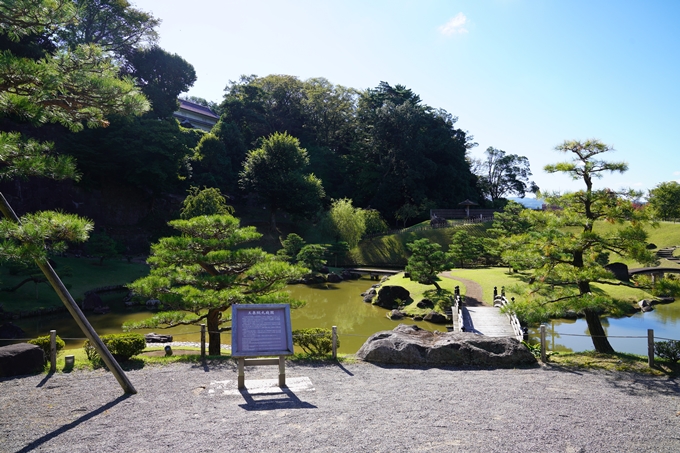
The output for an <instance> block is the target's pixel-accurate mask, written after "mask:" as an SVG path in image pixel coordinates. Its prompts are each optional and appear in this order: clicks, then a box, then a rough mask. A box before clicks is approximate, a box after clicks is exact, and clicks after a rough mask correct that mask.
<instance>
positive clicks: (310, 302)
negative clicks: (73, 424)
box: [15, 278, 446, 354]
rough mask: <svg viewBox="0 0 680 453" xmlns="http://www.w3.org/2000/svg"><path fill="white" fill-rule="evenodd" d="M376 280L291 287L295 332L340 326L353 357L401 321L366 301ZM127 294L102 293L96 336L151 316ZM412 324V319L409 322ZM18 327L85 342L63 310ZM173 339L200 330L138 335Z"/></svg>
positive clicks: (196, 337)
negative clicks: (126, 300)
mask: <svg viewBox="0 0 680 453" xmlns="http://www.w3.org/2000/svg"><path fill="white" fill-rule="evenodd" d="M374 283H375V281H372V280H370V279H368V278H362V279H360V280H354V281H347V282H342V283H338V284H330V283H329V284H323V285H314V286H306V285H290V286H289V287H288V288H287V290H288V291H289V292H290V293H291V294H292V296H293V297H295V298H297V299H300V300H304V301H305V302H306V305H305V306H304V307H301V308H298V309H295V310H291V323H292V325H293V329H307V328H312V327H322V328H328V329H330V328H331V327H332V326H337V327H338V337H339V340H340V347H339V349H338V351H339V352H340V353H343V354H344V353H346V354H351V353H355V352H356V351H357V350H358V349H359V348H360V347H361V345H362V344H364V342H365V341H366V339H367V338H368V337H369V336H371V335H372V334H374V333H375V332H379V331H381V330H392V329H393V328H394V327H396V326H397V325H398V324H399V322H398V321H391V320H389V319H387V317H386V314H387V311H388V310H385V309H384V308H380V307H376V306H374V305H371V304H367V303H365V302H363V300H362V297H361V295H360V294H361V293H362V292H364V291H366V290H367V289H368V288H370V286H371V285H372V284H374ZM124 295H125V293H104V294H102V300H103V301H104V303H105V304H106V305H108V306H109V307H110V308H111V312H110V313H108V314H105V315H95V314H91V313H87V317H88V320H89V321H90V323H91V324H92V326H93V327H94V329H95V330H96V331H97V333H98V334H100V335H104V334H110V333H120V332H122V329H121V325H122V324H123V323H124V322H126V321H138V320H142V319H144V318H146V317H148V316H150V315H151V314H152V312H151V311H149V310H147V309H146V308H143V307H132V308H126V307H125V306H124V305H123V302H122V298H123V296H124ZM405 322H409V323H412V322H413V321H410V320H406V321H405ZM15 324H17V325H18V326H20V327H21V328H22V329H24V331H26V335H27V336H28V337H31V338H33V337H36V336H40V335H49V331H50V330H56V331H57V335H59V336H60V337H61V338H63V339H68V338H73V340H66V343H67V346H66V347H67V348H77V347H80V346H81V345H82V343H83V337H84V335H83V333H82V332H81V331H80V329H79V328H78V326H77V325H76V323H75V321H73V319H72V318H71V316H70V315H69V314H68V313H67V312H65V313H62V314H56V315H48V316H40V317H35V318H27V319H22V320H19V321H17V322H15ZM417 324H418V325H419V326H420V327H422V328H424V329H427V330H441V331H446V328H445V327H444V326H441V325H436V324H431V323H429V322H425V321H420V322H418V323H417ZM152 331H154V332H156V333H160V334H169V335H173V337H174V338H173V340H174V341H191V342H199V341H200V327H198V326H179V327H173V328H172V329H146V330H144V329H142V330H138V331H136V332H139V333H143V334H144V333H149V332H152ZM222 343H223V344H230V343H231V333H230V332H226V333H224V334H223V335H222Z"/></svg>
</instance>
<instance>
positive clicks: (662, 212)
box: [647, 181, 680, 220]
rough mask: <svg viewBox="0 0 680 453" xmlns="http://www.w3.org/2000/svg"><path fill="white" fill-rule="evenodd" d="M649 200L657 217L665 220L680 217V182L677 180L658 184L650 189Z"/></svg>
mask: <svg viewBox="0 0 680 453" xmlns="http://www.w3.org/2000/svg"><path fill="white" fill-rule="evenodd" d="M647 201H648V202H649V207H650V208H651V209H652V212H653V213H654V216H655V217H657V218H659V219H663V220H669V219H677V218H680V184H678V183H677V182H676V181H669V182H662V183H661V184H658V185H657V186H656V187H655V188H653V189H652V190H650V191H649V197H648V199H647Z"/></svg>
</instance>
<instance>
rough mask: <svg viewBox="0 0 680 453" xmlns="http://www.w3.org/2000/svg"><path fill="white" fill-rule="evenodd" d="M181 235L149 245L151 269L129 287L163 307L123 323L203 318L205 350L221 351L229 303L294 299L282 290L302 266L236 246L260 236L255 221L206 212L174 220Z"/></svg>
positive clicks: (160, 324) (157, 323) (151, 324)
mask: <svg viewBox="0 0 680 453" xmlns="http://www.w3.org/2000/svg"><path fill="white" fill-rule="evenodd" d="M170 225H171V226H172V227H173V228H175V229H177V230H178V231H179V232H180V233H181V236H173V237H166V238H162V239H161V240H160V241H159V242H158V243H156V244H154V245H153V246H152V247H151V256H150V257H149V260H148V263H149V264H150V265H151V273H150V274H149V275H148V276H147V277H144V278H141V279H139V280H137V281H135V282H134V283H132V284H130V285H129V286H130V289H132V290H133V291H135V292H137V293H138V294H142V295H144V296H147V297H154V298H156V299H159V300H160V301H161V304H162V306H161V308H162V311H161V312H159V313H158V314H156V315H155V316H153V317H151V318H149V319H147V320H144V321H141V322H138V323H126V324H125V325H124V326H123V327H124V328H125V329H135V328H158V327H172V326H176V325H197V324H200V323H202V322H207V328H208V332H209V338H210V346H209V352H210V355H219V354H220V333H221V332H223V331H225V330H230V329H231V326H226V324H227V323H228V322H230V319H229V318H228V317H226V316H223V313H224V312H225V311H226V310H227V309H228V308H229V307H231V305H232V304H236V303H239V304H254V303H293V304H294V305H296V304H298V303H297V302H296V301H293V300H292V299H291V298H290V295H289V294H288V293H287V292H285V291H283V288H284V287H285V286H286V284H287V283H288V281H290V280H296V279H298V278H300V277H302V276H303V275H304V274H306V273H307V272H308V270H307V269H305V268H303V267H300V266H295V265H291V264H288V263H286V262H283V261H281V260H277V259H276V258H275V257H274V256H273V255H271V254H268V253H265V252H264V251H262V250H261V249H259V248H240V245H241V244H245V243H248V242H251V241H255V240H257V239H259V238H260V237H261V236H262V235H261V234H259V233H257V232H256V231H255V227H241V226H240V224H239V220H238V219H236V218H235V217H233V216H231V215H228V214H224V215H211V216H200V217H194V218H192V219H188V220H173V221H171V222H170Z"/></svg>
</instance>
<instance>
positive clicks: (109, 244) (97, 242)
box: [85, 232, 121, 266]
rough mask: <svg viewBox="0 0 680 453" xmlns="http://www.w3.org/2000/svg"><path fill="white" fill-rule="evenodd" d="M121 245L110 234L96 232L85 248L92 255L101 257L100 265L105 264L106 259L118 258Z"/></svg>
mask: <svg viewBox="0 0 680 453" xmlns="http://www.w3.org/2000/svg"><path fill="white" fill-rule="evenodd" d="M120 249H121V245H120V244H119V243H118V242H117V241H116V240H115V239H113V238H112V237H111V236H109V235H108V234H106V233H104V232H101V233H94V234H93V235H92V236H91V237H90V239H89V240H88V241H87V243H86V244H85V250H86V251H87V254H88V255H90V256H94V257H95V258H99V265H100V266H103V265H104V260H105V259H113V258H118V257H119V256H120Z"/></svg>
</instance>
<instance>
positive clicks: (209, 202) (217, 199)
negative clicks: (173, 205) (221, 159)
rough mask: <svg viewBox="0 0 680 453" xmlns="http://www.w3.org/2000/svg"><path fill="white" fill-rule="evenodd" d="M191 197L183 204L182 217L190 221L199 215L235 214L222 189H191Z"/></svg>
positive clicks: (188, 196)
mask: <svg viewBox="0 0 680 453" xmlns="http://www.w3.org/2000/svg"><path fill="white" fill-rule="evenodd" d="M187 192H189V195H187V197H186V198H185V199H184V201H183V202H182V209H181V211H180V217H181V218H182V219H190V218H192V217H196V216H199V215H214V214H233V213H234V208H233V207H231V206H229V205H228V204H227V199H226V198H225V197H224V195H222V193H221V192H220V189H216V188H214V187H205V188H203V189H199V188H198V187H190V188H189V190H188V191H187Z"/></svg>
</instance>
